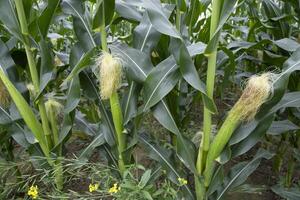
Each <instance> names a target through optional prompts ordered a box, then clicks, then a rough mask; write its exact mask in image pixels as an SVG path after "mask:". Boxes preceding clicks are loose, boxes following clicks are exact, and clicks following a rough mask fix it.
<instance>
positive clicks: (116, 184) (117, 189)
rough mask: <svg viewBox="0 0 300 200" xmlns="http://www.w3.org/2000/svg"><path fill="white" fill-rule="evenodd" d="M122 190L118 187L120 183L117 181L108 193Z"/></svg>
mask: <svg viewBox="0 0 300 200" xmlns="http://www.w3.org/2000/svg"><path fill="white" fill-rule="evenodd" d="M120 190H121V187H120V186H119V187H118V183H115V184H114V186H113V187H111V188H109V190H108V193H110V194H113V193H117V192H119V191H120Z"/></svg>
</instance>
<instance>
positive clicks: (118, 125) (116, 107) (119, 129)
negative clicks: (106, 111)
mask: <svg viewBox="0 0 300 200" xmlns="http://www.w3.org/2000/svg"><path fill="white" fill-rule="evenodd" d="M101 6H102V21H101V24H100V30H101V45H102V50H103V51H106V52H108V51H109V50H108V46H107V40H106V32H105V9H104V2H102V5H101ZM109 101H110V108H111V112H112V117H113V122H114V126H115V131H116V135H117V145H118V154H119V158H118V165H119V170H120V173H121V175H122V176H123V174H124V171H125V163H124V159H123V152H124V151H125V150H126V135H125V134H124V133H123V129H124V128H123V114H122V110H121V106H120V102H119V96H118V93H117V91H114V92H113V94H112V96H111V97H110V99H109Z"/></svg>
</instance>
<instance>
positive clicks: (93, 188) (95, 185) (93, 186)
mask: <svg viewBox="0 0 300 200" xmlns="http://www.w3.org/2000/svg"><path fill="white" fill-rule="evenodd" d="M98 188H99V184H98V183H95V184H90V185H89V191H90V192H94V191H96V190H98Z"/></svg>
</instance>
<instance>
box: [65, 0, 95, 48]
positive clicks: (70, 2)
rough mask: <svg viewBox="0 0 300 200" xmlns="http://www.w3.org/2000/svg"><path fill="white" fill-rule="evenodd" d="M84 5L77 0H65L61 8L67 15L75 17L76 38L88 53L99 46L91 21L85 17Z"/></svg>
mask: <svg viewBox="0 0 300 200" xmlns="http://www.w3.org/2000/svg"><path fill="white" fill-rule="evenodd" d="M83 3H84V2H78V1H76V0H63V1H62V3H61V7H62V9H63V11H64V12H65V13H66V14H70V15H72V16H73V27H74V30H75V33H76V36H77V38H78V40H79V42H80V44H81V45H82V48H84V50H85V51H88V50H90V49H92V48H93V47H96V46H97V45H96V43H95V41H94V39H93V36H92V32H91V26H90V24H89V21H88V20H87V19H86V17H85V11H84V7H83Z"/></svg>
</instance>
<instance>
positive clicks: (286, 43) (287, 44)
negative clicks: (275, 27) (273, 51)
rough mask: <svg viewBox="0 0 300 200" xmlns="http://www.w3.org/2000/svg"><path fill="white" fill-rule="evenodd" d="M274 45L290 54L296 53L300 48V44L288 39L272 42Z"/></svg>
mask: <svg viewBox="0 0 300 200" xmlns="http://www.w3.org/2000/svg"><path fill="white" fill-rule="evenodd" d="M274 44H276V45H277V46H278V47H280V48H282V49H284V50H286V51H291V52H294V51H296V50H297V49H298V48H299V47H300V44H299V43H298V42H296V41H294V40H292V39H290V38H283V39H280V40H276V41H274Z"/></svg>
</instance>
